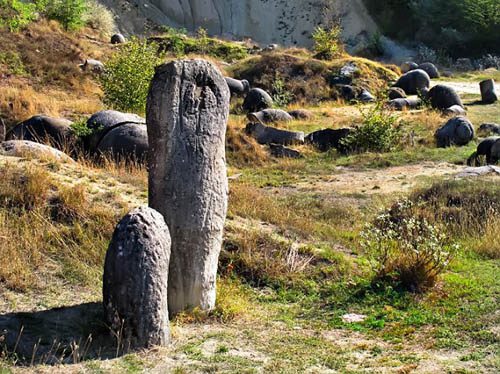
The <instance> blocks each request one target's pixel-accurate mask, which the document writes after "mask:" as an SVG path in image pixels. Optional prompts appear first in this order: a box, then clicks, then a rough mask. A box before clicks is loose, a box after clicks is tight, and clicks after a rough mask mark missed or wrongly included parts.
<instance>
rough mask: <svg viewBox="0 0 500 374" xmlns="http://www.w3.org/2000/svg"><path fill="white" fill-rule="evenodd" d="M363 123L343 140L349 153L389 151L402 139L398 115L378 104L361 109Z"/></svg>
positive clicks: (343, 144) (342, 142) (344, 146)
mask: <svg viewBox="0 0 500 374" xmlns="http://www.w3.org/2000/svg"><path fill="white" fill-rule="evenodd" d="M361 114H362V116H363V123H362V124H361V126H357V127H355V128H354V130H353V131H352V132H351V133H350V134H349V135H348V136H347V137H346V138H344V139H343V140H342V141H341V144H342V146H343V148H344V149H345V150H346V152H347V153H362V152H389V151H391V150H392V149H393V148H394V147H396V146H397V145H398V143H399V141H400V139H401V128H400V126H398V125H397V119H398V117H397V115H395V114H393V113H391V112H390V111H389V110H386V109H384V107H383V106H382V105H381V104H377V105H376V106H374V107H373V108H370V109H368V110H365V111H363V110H361Z"/></svg>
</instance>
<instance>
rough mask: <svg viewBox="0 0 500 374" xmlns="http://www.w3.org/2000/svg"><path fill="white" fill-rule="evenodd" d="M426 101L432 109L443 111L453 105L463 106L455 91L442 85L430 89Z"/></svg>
mask: <svg viewBox="0 0 500 374" xmlns="http://www.w3.org/2000/svg"><path fill="white" fill-rule="evenodd" d="M427 99H428V100H429V101H430V103H431V106H432V107H433V108H434V109H439V110H445V109H448V108H449V107H452V106H454V105H458V106H460V107H463V106H464V104H463V103H462V100H461V99H460V96H458V93H457V92H456V91H455V89H454V88H453V87H448V86H445V85H442V84H438V85H436V86H434V87H432V88H431V89H430V91H429V93H428V94H427Z"/></svg>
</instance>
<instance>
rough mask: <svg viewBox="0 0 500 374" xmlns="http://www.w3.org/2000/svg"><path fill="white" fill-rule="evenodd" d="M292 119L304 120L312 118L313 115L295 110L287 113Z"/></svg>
mask: <svg viewBox="0 0 500 374" xmlns="http://www.w3.org/2000/svg"><path fill="white" fill-rule="evenodd" d="M288 114H290V115H291V116H292V117H293V118H294V119H298V120H305V119H311V118H313V117H314V114H313V113H312V112H310V111H309V110H307V109H295V110H291V111H289V112H288Z"/></svg>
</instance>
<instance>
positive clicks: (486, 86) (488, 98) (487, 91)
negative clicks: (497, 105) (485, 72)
mask: <svg viewBox="0 0 500 374" xmlns="http://www.w3.org/2000/svg"><path fill="white" fill-rule="evenodd" d="M479 87H480V88H481V97H482V101H483V103H485V104H493V103H494V102H496V101H497V100H498V96H497V94H496V92H495V82H494V81H493V79H487V80H485V81H482V82H481V83H479Z"/></svg>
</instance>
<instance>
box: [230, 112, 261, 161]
mask: <svg viewBox="0 0 500 374" xmlns="http://www.w3.org/2000/svg"><path fill="white" fill-rule="evenodd" d="M243 123H244V121H243V118H239V119H232V120H230V121H229V123H228V127H227V132H226V152H227V153H226V156H227V161H228V163H229V164H230V165H231V166H237V167H245V166H261V165H262V164H263V163H264V162H265V161H266V160H268V159H269V155H268V154H267V153H266V151H265V150H264V148H263V147H262V146H261V145H260V144H258V143H257V141H256V140H255V139H254V138H252V137H250V136H248V135H246V134H245V131H244V126H245V125H244V124H243Z"/></svg>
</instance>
